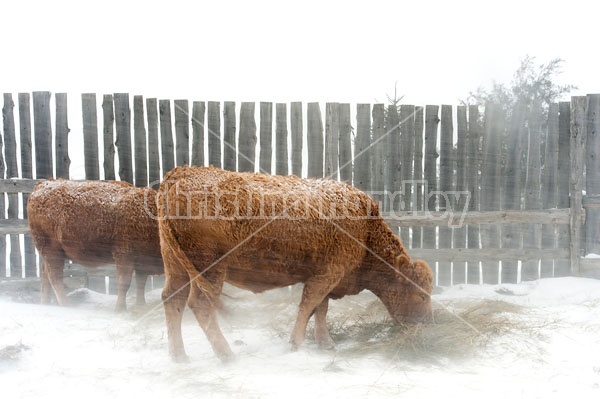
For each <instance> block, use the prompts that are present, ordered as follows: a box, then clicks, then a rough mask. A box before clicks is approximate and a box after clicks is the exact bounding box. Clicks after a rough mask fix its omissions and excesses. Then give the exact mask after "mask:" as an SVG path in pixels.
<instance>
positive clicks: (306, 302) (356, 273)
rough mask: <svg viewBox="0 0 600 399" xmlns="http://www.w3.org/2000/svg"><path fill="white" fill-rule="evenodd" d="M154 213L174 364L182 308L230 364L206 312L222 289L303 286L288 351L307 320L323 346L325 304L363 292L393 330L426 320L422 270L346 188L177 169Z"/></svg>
mask: <svg viewBox="0 0 600 399" xmlns="http://www.w3.org/2000/svg"><path fill="white" fill-rule="evenodd" d="M158 212H159V231H160V239H161V249H162V255H163V259H164V262H165V276H166V283H165V288H164V290H163V300H164V306H165V313H166V321H167V331H168V338H169V352H170V354H171V356H172V357H173V358H174V359H175V360H177V361H179V360H185V359H187V356H186V354H185V350H184V347H183V340H182V336H181V320H182V312H183V309H184V308H185V304H186V301H187V304H188V305H189V306H190V308H191V309H192V311H193V313H194V315H195V316H196V318H197V320H198V322H199V324H200V326H201V327H202V328H203V330H204V332H205V334H206V336H207V338H208V340H209V342H210V343H211V345H212V348H213V350H214V351H215V353H216V354H217V356H219V357H220V358H221V359H223V360H227V359H230V358H232V357H233V353H232V351H231V349H230V347H229V345H228V343H227V341H226V340H225V337H224V336H223V334H222V332H221V330H220V328H219V324H218V322H217V317H216V312H215V307H216V305H218V298H219V295H220V293H221V289H222V285H223V282H224V281H227V282H229V283H231V284H233V285H236V286H238V287H241V288H245V289H249V290H251V291H254V292H261V291H264V290H268V289H272V288H277V287H284V286H288V285H291V284H295V283H300V282H301V283H304V291H303V294H302V300H301V302H300V306H299V312H298V316H297V320H296V324H295V326H294V329H293V332H292V335H291V343H292V347H293V348H297V347H298V346H299V345H300V344H301V343H302V342H303V340H304V337H305V334H306V326H307V323H308V320H309V318H310V317H311V315H312V314H313V313H314V314H315V324H316V328H315V338H316V340H317V342H318V343H319V344H322V345H330V344H331V343H332V341H331V338H330V336H329V332H328V330H327V326H326V323H325V317H326V313H327V305H328V299H329V298H333V299H337V298H341V297H343V296H345V295H352V294H358V293H359V292H360V291H362V290H363V289H368V290H370V291H372V292H373V293H374V294H375V295H376V296H377V297H379V299H380V300H381V301H382V302H383V303H384V304H385V306H386V307H387V309H388V311H389V312H390V314H391V315H392V317H393V318H394V319H395V320H397V321H400V322H404V321H409V322H416V321H430V320H431V319H432V310H431V301H430V293H431V289H432V281H433V277H432V273H431V269H430V268H429V266H428V265H427V263H425V262H423V261H415V262H412V261H411V260H410V257H409V256H408V255H407V253H406V251H405V249H404V247H403V245H402V242H401V241H400V239H399V238H398V237H397V236H395V235H394V234H393V233H392V231H391V230H390V229H389V228H388V226H387V225H386V224H385V223H384V221H383V219H382V218H381V215H380V213H379V210H378V207H377V204H376V203H375V202H374V201H373V200H372V199H371V198H370V197H369V196H367V195H366V194H365V193H363V192H361V191H359V190H357V189H355V188H353V187H351V186H349V185H347V184H344V183H339V182H336V181H332V180H327V179H320V180H313V179H300V178H298V177H295V176H270V175H265V174H253V173H235V172H226V171H223V170H221V169H218V168H214V167H208V168H205V167H192V168H191V167H177V168H175V169H173V170H172V171H170V172H169V173H167V174H166V175H165V178H164V181H163V183H162V184H161V187H160V189H159V194H158ZM190 281H191V282H192V284H190Z"/></svg>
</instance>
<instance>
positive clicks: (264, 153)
mask: <svg viewBox="0 0 600 399" xmlns="http://www.w3.org/2000/svg"><path fill="white" fill-rule="evenodd" d="M272 143H273V103H267V102H261V103H260V163H259V170H260V171H261V172H263V173H271V158H272V156H273V144H272Z"/></svg>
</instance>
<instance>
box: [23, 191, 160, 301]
mask: <svg viewBox="0 0 600 399" xmlns="http://www.w3.org/2000/svg"><path fill="white" fill-rule="evenodd" d="M155 199H156V192H155V191H153V190H152V189H150V188H136V187H134V186H133V185H131V184H129V183H126V182H119V181H106V182H101V181H81V182H77V181H69V180H48V181H44V182H40V183H38V184H37V185H36V186H35V188H34V190H33V192H32V193H31V195H30V197H29V201H28V202H27V216H28V220H29V228H30V230H31V235H32V236H33V241H34V243H35V246H36V248H37V249H38V251H39V253H40V255H41V257H42V261H43V263H42V270H41V273H40V274H41V281H42V287H41V290H42V303H48V302H49V301H50V296H51V289H53V290H54V293H55V294H56V299H57V301H58V303H59V304H60V305H65V304H66V303H67V298H66V296H65V292H64V285H63V267H64V263H65V260H66V259H71V260H72V261H73V262H76V263H79V264H81V265H84V266H89V267H94V266H100V265H105V264H111V263H115V264H116V270H117V273H116V274H117V290H118V296H117V305H116V310H117V311H120V310H125V308H126V300H125V297H126V294H127V290H128V289H129V286H130V285H131V278H132V274H133V271H134V270H135V274H136V283H137V297H136V302H137V303H138V304H143V303H144V302H145V300H144V286H145V284H146V279H147V278H148V275H151V274H162V273H163V271H164V267H163V263H162V258H161V255H160V240H159V238H158V226H157V221H156V218H155V215H156V200H155Z"/></svg>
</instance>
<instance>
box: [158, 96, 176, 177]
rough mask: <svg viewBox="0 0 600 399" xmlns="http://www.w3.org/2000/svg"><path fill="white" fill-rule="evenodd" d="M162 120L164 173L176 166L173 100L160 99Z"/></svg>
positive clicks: (161, 140) (159, 113) (159, 111)
mask: <svg viewBox="0 0 600 399" xmlns="http://www.w3.org/2000/svg"><path fill="white" fill-rule="evenodd" d="M158 115H159V121H160V143H161V151H162V175H163V176H164V175H165V173H167V172H168V171H170V170H171V169H173V168H174V167H175V153H174V150H175V148H174V147H173V125H172V124H171V101H169V100H159V101H158Z"/></svg>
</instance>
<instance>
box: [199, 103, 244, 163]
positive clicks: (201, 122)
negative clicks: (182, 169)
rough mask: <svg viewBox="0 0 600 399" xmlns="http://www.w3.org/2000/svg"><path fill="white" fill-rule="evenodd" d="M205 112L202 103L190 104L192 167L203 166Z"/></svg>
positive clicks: (204, 106)
mask: <svg viewBox="0 0 600 399" xmlns="http://www.w3.org/2000/svg"><path fill="white" fill-rule="evenodd" d="M242 108H243V105H242ZM205 111H206V105H205V103H204V101H194V102H193V103H192V160H191V162H192V165H200V166H202V165H204V131H205V129H204V112H205ZM240 134H241V133H240Z"/></svg>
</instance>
